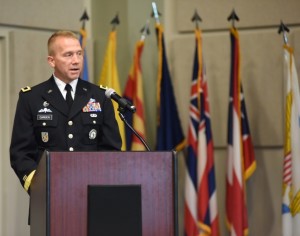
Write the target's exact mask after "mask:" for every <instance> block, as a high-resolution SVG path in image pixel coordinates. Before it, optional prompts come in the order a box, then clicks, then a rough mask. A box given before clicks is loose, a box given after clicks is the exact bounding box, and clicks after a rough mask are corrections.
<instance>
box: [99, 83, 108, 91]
mask: <svg viewBox="0 0 300 236" xmlns="http://www.w3.org/2000/svg"><path fill="white" fill-rule="evenodd" d="M99 87H100V88H101V89H103V90H107V89H108V87H107V86H103V85H102V84H100V86H99Z"/></svg>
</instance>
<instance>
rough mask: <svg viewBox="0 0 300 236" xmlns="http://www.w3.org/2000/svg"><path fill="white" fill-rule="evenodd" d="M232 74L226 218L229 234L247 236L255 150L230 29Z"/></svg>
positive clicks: (236, 44) (235, 40)
mask: <svg viewBox="0 0 300 236" xmlns="http://www.w3.org/2000/svg"><path fill="white" fill-rule="evenodd" d="M230 39H231V75H230V98H229V111H228V162H227V168H228V169H227V175H226V217H227V225H228V228H229V231H230V235H235V236H244V235H247V234H248V219H247V218H248V217H247V204H246V180H247V179H248V178H249V177H250V176H251V175H252V173H253V172H254V170H255V169H256V161H255V157H254V148H253V144H252V141H251V136H250V129H249V125H248V118H247V112H246V104H245V98H244V94H243V89H242V82H241V78H240V50H239V35H238V31H237V30H236V29H235V28H231V30H230Z"/></svg>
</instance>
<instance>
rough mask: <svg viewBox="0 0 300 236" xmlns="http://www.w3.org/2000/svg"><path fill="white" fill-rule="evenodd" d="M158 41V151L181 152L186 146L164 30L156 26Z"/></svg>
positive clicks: (158, 25)
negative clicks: (173, 150)
mask: <svg viewBox="0 0 300 236" xmlns="http://www.w3.org/2000/svg"><path fill="white" fill-rule="evenodd" d="M156 34H157V41H158V78H157V140H156V149H157V150H160V151H163V150H172V149H175V150H180V149H182V148H183V147H184V145H185V138H184V135H183V132H182V128H181V124H180V119H179V115H178V112H177V105H176V101H175V96H174V92H173V86H172V80H171V76H170V72H169V68H168V62H167V56H166V52H165V51H166V50H165V42H164V36H163V28H162V26H161V25H160V24H157V25H156Z"/></svg>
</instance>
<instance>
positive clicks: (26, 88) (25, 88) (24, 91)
mask: <svg viewBox="0 0 300 236" xmlns="http://www.w3.org/2000/svg"><path fill="white" fill-rule="evenodd" d="M30 90H31V88H30V87H29V86H26V87H24V88H21V91H22V92H23V93H26V92H28V91H30Z"/></svg>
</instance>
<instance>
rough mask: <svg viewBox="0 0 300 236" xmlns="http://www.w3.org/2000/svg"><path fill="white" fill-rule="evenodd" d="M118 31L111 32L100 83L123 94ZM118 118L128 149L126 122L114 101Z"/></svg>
mask: <svg viewBox="0 0 300 236" xmlns="http://www.w3.org/2000/svg"><path fill="white" fill-rule="evenodd" d="M116 36H117V32H116V31H111V32H110V33H109V38H108V45H107V49H106V53H105V58H104V63H103V66H102V71H101V75H100V79H99V84H100V85H103V86H107V87H109V88H112V89H114V90H115V91H116V93H117V94H121V88H120V83H119V75H118V69H117V62H116V44H117V43H116ZM113 106H114V110H115V114H116V119H117V122H118V125H119V130H120V134H121V138H122V150H123V151H124V150H126V139H125V127H124V123H123V121H122V120H121V118H120V117H119V115H118V114H119V111H118V104H117V103H116V102H113Z"/></svg>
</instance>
